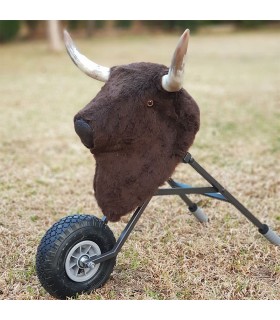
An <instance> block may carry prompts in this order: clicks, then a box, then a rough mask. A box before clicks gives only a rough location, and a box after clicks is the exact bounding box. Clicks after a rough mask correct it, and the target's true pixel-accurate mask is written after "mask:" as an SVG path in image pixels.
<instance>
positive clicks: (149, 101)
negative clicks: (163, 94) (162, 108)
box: [147, 100, 154, 108]
mask: <svg viewBox="0 0 280 320" xmlns="http://www.w3.org/2000/svg"><path fill="white" fill-rule="evenodd" d="M153 105H154V101H153V100H148V102H147V107H149V108H151V107H152V106H153Z"/></svg>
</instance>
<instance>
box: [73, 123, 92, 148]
mask: <svg viewBox="0 0 280 320" xmlns="http://www.w3.org/2000/svg"><path fill="white" fill-rule="evenodd" d="M74 127H75V131H76V133H77V135H78V136H79V137H80V139H81V141H82V143H83V144H84V145H85V146H86V147H87V148H93V130H92V128H91V127H90V125H89V124H88V123H87V122H86V121H85V120H83V119H81V118H75V119H74Z"/></svg>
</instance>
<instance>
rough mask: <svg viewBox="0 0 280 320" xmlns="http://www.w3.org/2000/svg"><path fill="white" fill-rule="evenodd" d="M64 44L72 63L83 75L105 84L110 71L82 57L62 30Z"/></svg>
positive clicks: (67, 34) (66, 33)
mask: <svg viewBox="0 0 280 320" xmlns="http://www.w3.org/2000/svg"><path fill="white" fill-rule="evenodd" d="M64 43H65V46H66V49H67V52H68V54H69V56H70V58H71V59H72V61H73V62H74V63H75V65H76V66H77V67H78V68H79V69H81V70H82V71H83V72H84V73H85V74H87V75H88V76H90V77H91V78H93V79H96V80H99V81H103V82H106V81H107V80H108V79H109V75H110V69H109V68H106V67H103V66H100V65H98V64H96V63H94V62H93V61H91V60H89V59H88V58H87V57H85V56H84V55H82V54H81V53H80V52H79V51H78V50H77V48H76V46H75V44H74V42H73V40H72V39H71V37H70V35H69V33H68V32H67V31H66V30H64Z"/></svg>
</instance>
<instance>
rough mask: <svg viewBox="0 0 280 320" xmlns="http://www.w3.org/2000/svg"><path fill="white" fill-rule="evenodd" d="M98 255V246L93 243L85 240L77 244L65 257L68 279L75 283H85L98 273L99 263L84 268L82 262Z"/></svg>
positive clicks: (99, 252)
mask: <svg viewBox="0 0 280 320" xmlns="http://www.w3.org/2000/svg"><path fill="white" fill-rule="evenodd" d="M100 254H101V250H100V248H99V246H98V245H97V244H96V243H95V242H93V241H89V240H87V241H81V242H79V243H77V244H76V245H75V246H74V247H73V248H72V249H71V250H70V252H69V253H68V255H67V257H66V261H65V271H66V273H67V275H68V277H69V278H70V279H71V280H73V281H75V282H83V281H87V280H88V279H90V278H91V277H93V276H94V275H95V274H96V272H97V271H98V269H99V266H100V263H98V264H95V265H93V266H91V267H89V268H85V267H83V261H85V260H86V259H88V258H91V257H93V256H95V255H100Z"/></svg>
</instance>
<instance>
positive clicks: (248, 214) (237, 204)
mask: <svg viewBox="0 0 280 320" xmlns="http://www.w3.org/2000/svg"><path fill="white" fill-rule="evenodd" d="M183 161H184V162H185V163H188V164H189V165H190V166H191V167H193V168H194V169H195V170H196V171H197V172H198V173H199V174H200V175H201V176H202V177H203V178H204V179H205V180H207V181H208V182H209V183H210V184H211V185H212V186H213V187H215V188H216V189H217V190H218V191H219V192H220V193H221V194H222V195H223V196H224V197H225V198H226V199H227V200H228V201H229V202H230V203H231V204H232V205H234V206H235V207H236V209H238V210H239V211H240V212H241V213H242V214H243V215H244V216H245V217H246V218H247V219H248V220H250V221H251V222H252V223H253V224H254V225H255V226H256V227H258V228H259V229H260V230H262V229H263V228H264V224H263V223H261V222H260V221H259V220H258V219H257V218H256V217H255V216H254V215H253V214H252V213H251V212H250V211H249V210H248V209H247V208H245V207H244V206H243V205H242V204H241V203H240V202H239V201H238V200H237V199H236V198H235V197H234V196H233V195H232V194H230V193H229V192H228V191H227V190H226V189H225V188H224V187H223V186H222V185H221V184H220V183H219V182H218V181H217V180H215V179H214V178H213V177H212V176H211V175H210V174H209V173H208V172H207V171H206V170H205V169H203V168H202V167H201V166H200V165H199V164H198V163H197V162H196V161H195V160H194V158H193V157H192V156H191V154H190V153H187V155H186V156H185V158H184V160H183Z"/></svg>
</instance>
